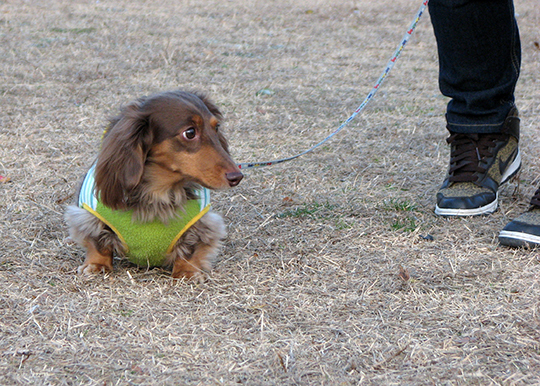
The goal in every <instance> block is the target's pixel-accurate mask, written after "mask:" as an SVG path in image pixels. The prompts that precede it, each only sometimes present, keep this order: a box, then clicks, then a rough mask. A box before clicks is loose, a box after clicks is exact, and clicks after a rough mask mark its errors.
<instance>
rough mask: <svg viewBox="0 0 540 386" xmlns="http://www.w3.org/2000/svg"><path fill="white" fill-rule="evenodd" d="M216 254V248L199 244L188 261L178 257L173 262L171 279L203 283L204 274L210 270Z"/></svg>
mask: <svg viewBox="0 0 540 386" xmlns="http://www.w3.org/2000/svg"><path fill="white" fill-rule="evenodd" d="M216 254H217V248H216V247H215V246H212V245H206V244H199V245H198V246H197V247H196V248H195V251H194V252H193V254H192V255H191V257H189V258H188V259H186V258H185V257H182V256H178V257H177V258H176V259H175V260H174V265H173V269H172V277H173V278H175V279H181V278H185V279H190V280H195V281H204V279H205V276H206V272H208V271H210V269H212V260H213V259H214V258H215V256H216Z"/></svg>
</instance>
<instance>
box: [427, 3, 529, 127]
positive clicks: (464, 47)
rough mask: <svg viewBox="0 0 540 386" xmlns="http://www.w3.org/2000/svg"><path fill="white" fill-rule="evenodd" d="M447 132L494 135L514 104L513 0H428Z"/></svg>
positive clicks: (517, 60)
mask: <svg viewBox="0 0 540 386" xmlns="http://www.w3.org/2000/svg"><path fill="white" fill-rule="evenodd" d="M429 14H430V16H431V22H432V24H433V30H434V32H435V38H436V40H437V50H438V54H439V88H440V90H441V92H442V93H443V94H444V95H446V96H448V97H450V98H452V99H451V100H450V102H449V103H448V106H447V112H446V120H447V123H448V130H450V131H451V132H454V133H498V132H500V131H501V129H502V126H503V123H504V120H505V118H506V116H507V114H508V112H509V111H510V109H511V108H512V107H513V106H514V89H515V86H516V82H517V80H518V76H519V68H520V64H521V45H520V39H519V31H518V27H517V23H516V19H515V14H514V4H513V0H430V2H429Z"/></svg>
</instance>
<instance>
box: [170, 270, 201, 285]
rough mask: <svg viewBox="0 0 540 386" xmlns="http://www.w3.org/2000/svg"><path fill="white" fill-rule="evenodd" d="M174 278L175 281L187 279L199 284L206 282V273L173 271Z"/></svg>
mask: <svg viewBox="0 0 540 386" xmlns="http://www.w3.org/2000/svg"><path fill="white" fill-rule="evenodd" d="M172 277H173V279H185V280H187V281H189V282H195V283H198V284H202V283H204V282H205V281H206V273H205V272H204V271H173V273H172Z"/></svg>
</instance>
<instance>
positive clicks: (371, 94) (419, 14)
mask: <svg viewBox="0 0 540 386" xmlns="http://www.w3.org/2000/svg"><path fill="white" fill-rule="evenodd" d="M428 2H429V0H422V5H421V6H420V9H419V10H418V12H417V13H416V15H415V17H414V19H413V21H412V23H411V25H410V26H409V29H408V30H407V32H406V33H405V35H404V36H403V39H401V42H400V43H399V45H398V48H397V49H396V50H395V51H394V54H393V55H392V57H391V58H390V60H389V61H388V64H387V65H386V68H385V69H384V71H383V72H382V74H381V76H380V77H379V79H378V80H377V82H376V83H375V85H374V86H373V88H372V89H371V91H370V92H369V94H368V95H367V97H366V99H364V101H363V102H362V103H361V104H360V106H358V108H357V109H356V110H355V111H354V112H353V113H352V115H351V116H350V117H349V118H348V119H347V120H346V121H345V122H343V123H342V124H341V126H339V127H338V128H337V129H336V130H335V131H334V132H333V133H331V134H330V135H329V136H327V137H326V138H325V139H323V140H322V141H321V142H319V143H317V144H316V145H314V146H312V147H311V148H309V149H307V150H305V151H303V152H301V153H298V154H296V155H293V156H291V157H287V158H281V159H277V160H274V161H263V162H247V163H241V164H238V168H240V169H253V168H260V167H265V166H272V165H277V164H280V163H283V162H287V161H291V160H293V159H296V158H298V157H301V156H303V155H305V154H307V153H310V152H312V151H313V150H315V149H316V148H318V147H319V146H321V145H322V144H324V143H326V142H328V141H329V140H330V139H331V138H332V137H333V136H334V135H336V134H337V133H339V132H340V131H341V130H343V129H344V128H345V126H347V125H348V124H349V123H350V122H351V121H352V120H353V119H354V118H355V117H356V116H357V115H358V114H359V113H360V112H361V111H362V110H363V109H364V107H366V105H367V104H368V103H369V101H370V100H371V99H372V98H373V97H374V96H375V94H376V93H377V90H379V87H380V86H381V84H382V83H383V82H384V80H385V79H386V76H387V75H388V73H389V72H390V70H391V69H392V68H393V67H394V65H395V64H396V60H397V58H398V57H399V55H400V54H401V51H403V49H404V48H405V45H406V44H407V42H408V41H409V39H410V38H411V35H412V33H413V32H414V29H415V28H416V25H417V24H418V22H419V21H420V18H421V17H422V14H423V13H424V11H425V9H426V7H427V5H428Z"/></svg>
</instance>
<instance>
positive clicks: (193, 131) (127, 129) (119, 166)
mask: <svg viewBox="0 0 540 386" xmlns="http://www.w3.org/2000/svg"><path fill="white" fill-rule="evenodd" d="M221 119H222V115H221V113H220V111H219V110H218V108H217V107H216V106H215V105H214V104H213V103H212V102H210V101H209V100H208V99H207V98H206V97H205V96H203V95H200V94H193V93H188V92H183V91H172V92H164V93H161V94H156V95H153V96H150V97H146V98H141V99H139V100H137V101H135V102H133V103H131V104H129V105H128V106H127V107H125V108H124V109H123V110H122V112H121V114H120V115H119V116H118V117H116V118H114V119H112V120H111V122H110V124H109V126H108V128H107V129H106V131H105V133H104V136H103V142H102V145H101V149H100V151H99V153H98V157H97V160H96V162H95V163H94V164H93V166H92V167H91V168H90V170H89V171H88V173H87V174H86V176H85V178H84V181H83V183H82V185H81V188H80V189H79V194H78V199H77V206H75V205H72V206H69V207H68V208H67V210H66V222H67V223H68V226H69V233H70V238H71V239H72V240H73V241H75V242H76V243H78V244H79V245H81V246H83V247H84V248H85V249H86V259H85V261H84V263H83V265H81V266H80V267H79V269H78V272H79V273H80V274H86V275H90V274H94V273H100V272H107V271H111V270H112V261H113V255H118V256H120V257H126V258H127V259H128V260H130V261H131V262H133V263H135V264H137V265H139V266H145V267H153V266H161V267H165V268H168V269H172V277H173V278H186V279H194V280H203V279H204V278H205V273H206V272H208V271H209V270H210V269H211V266H212V261H213V260H214V258H215V257H216V256H217V253H218V251H219V249H220V247H221V244H222V240H223V238H224V237H225V236H226V231H225V225H224V222H223V219H222V218H221V216H219V215H218V214H216V213H214V212H212V211H210V206H209V191H208V189H212V190H216V189H225V188H229V187H233V186H236V185H238V183H239V182H240V180H242V178H243V175H242V173H241V172H240V169H239V168H238V166H237V165H236V164H235V163H234V162H233V160H232V159H231V157H230V155H229V150H228V145H227V141H226V139H225V137H224V136H223V134H222V132H221V131H220V127H219V124H220V121H221Z"/></svg>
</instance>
